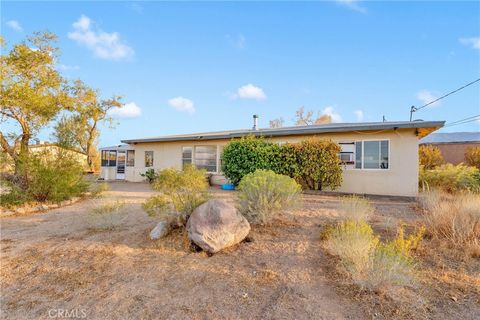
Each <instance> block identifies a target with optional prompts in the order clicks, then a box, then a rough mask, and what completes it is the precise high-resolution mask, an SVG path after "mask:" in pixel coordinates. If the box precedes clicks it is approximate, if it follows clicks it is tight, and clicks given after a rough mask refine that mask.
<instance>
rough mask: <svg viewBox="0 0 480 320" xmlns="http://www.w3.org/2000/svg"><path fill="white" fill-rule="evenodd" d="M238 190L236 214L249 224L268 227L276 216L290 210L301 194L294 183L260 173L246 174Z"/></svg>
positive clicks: (299, 188) (269, 171)
mask: <svg viewBox="0 0 480 320" xmlns="http://www.w3.org/2000/svg"><path fill="white" fill-rule="evenodd" d="M238 189H239V190H240V192H239V195H238V207H239V210H240V212H241V213H242V214H243V215H244V216H245V218H247V220H248V221H249V222H250V223H267V222H269V221H270V220H271V219H272V218H273V217H274V216H275V215H276V214H277V213H279V212H281V211H283V210H287V209H289V208H292V207H293V206H295V205H296V204H297V203H298V202H299V198H300V192H301V190H302V188H301V186H300V185H299V184H298V183H297V182H296V181H295V180H294V179H292V178H290V177H287V176H284V175H281V174H276V173H275V172H273V171H271V170H261V169H260V170H257V171H255V172H252V173H249V174H247V175H246V176H245V177H244V178H243V179H242V181H240V184H239V185H238Z"/></svg>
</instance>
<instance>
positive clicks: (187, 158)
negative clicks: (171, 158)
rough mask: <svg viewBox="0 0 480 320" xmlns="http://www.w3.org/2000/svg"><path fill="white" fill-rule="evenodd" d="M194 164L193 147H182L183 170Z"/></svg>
mask: <svg viewBox="0 0 480 320" xmlns="http://www.w3.org/2000/svg"><path fill="white" fill-rule="evenodd" d="M192 163H193V147H182V168H185V166H186V165H189V164H192Z"/></svg>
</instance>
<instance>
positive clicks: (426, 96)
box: [417, 90, 440, 106]
mask: <svg viewBox="0 0 480 320" xmlns="http://www.w3.org/2000/svg"><path fill="white" fill-rule="evenodd" d="M437 98H438V97H436V96H435V95H434V94H433V93H431V92H430V91H428V90H421V91H419V92H418V93H417V99H418V100H420V101H422V103H423V104H427V103H430V102H432V101H433V100H435V99H437ZM438 105H440V102H435V103H432V104H431V105H430V106H438Z"/></svg>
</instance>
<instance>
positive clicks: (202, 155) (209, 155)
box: [193, 145, 217, 172]
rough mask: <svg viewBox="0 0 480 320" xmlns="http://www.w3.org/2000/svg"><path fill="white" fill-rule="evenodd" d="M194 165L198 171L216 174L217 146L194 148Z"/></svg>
mask: <svg viewBox="0 0 480 320" xmlns="http://www.w3.org/2000/svg"><path fill="white" fill-rule="evenodd" d="M193 158H194V163H195V166H196V167H197V168H198V169H205V170H207V172H217V146H216V145H213V146H195V154H194V157H193Z"/></svg>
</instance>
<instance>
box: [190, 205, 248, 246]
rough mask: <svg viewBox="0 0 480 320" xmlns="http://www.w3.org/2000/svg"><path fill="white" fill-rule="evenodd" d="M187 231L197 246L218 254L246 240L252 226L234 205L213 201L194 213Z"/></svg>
mask: <svg viewBox="0 0 480 320" xmlns="http://www.w3.org/2000/svg"><path fill="white" fill-rule="evenodd" d="M187 231H188V237H189V238H190V240H192V241H193V242H194V243H195V244H196V245H198V246H199V247H200V248H202V249H203V250H205V251H208V252H210V253H216V252H218V251H220V250H222V249H224V248H227V247H230V246H233V245H235V244H237V243H239V242H240V241H242V240H243V239H245V237H246V236H247V235H248V233H249V232H250V224H249V223H248V221H247V219H245V217H244V216H242V215H241V214H240V213H239V212H238V211H237V209H236V208H235V207H234V206H233V205H232V204H230V203H228V202H227V201H225V200H218V199H213V200H209V201H207V202H205V203H204V204H202V205H201V206H199V207H198V208H196V209H195V210H194V211H193V213H192V214H191V215H190V218H189V219H188V222H187Z"/></svg>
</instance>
